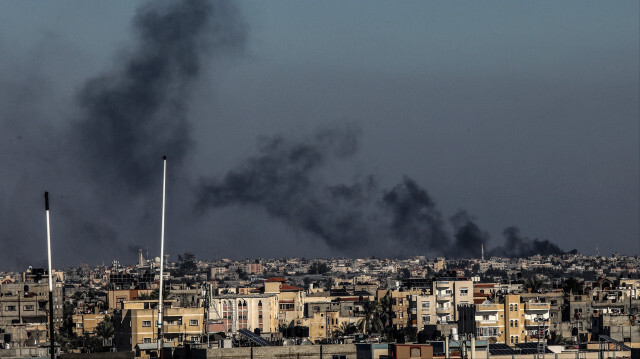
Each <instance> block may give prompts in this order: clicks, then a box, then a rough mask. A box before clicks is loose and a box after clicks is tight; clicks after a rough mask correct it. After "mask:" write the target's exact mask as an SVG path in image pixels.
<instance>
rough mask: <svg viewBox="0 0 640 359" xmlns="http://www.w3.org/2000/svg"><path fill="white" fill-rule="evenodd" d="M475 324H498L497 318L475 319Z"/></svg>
mask: <svg viewBox="0 0 640 359" xmlns="http://www.w3.org/2000/svg"><path fill="white" fill-rule="evenodd" d="M476 324H477V325H478V326H495V325H496V324H498V320H497V319H493V320H476Z"/></svg>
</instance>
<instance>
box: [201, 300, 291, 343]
mask: <svg viewBox="0 0 640 359" xmlns="http://www.w3.org/2000/svg"><path fill="white" fill-rule="evenodd" d="M210 303H211V305H210V306H209V323H210V328H209V331H210V332H220V331H223V332H226V333H236V332H237V331H238V330H239V329H248V330H251V331H253V330H255V329H259V330H260V331H261V332H263V333H275V332H277V331H278V308H279V307H278V295H277V294H275V293H261V294H244V295H237V294H226V295H221V296H215V297H212V298H211V300H210Z"/></svg>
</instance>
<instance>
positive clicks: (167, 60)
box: [0, 0, 245, 266]
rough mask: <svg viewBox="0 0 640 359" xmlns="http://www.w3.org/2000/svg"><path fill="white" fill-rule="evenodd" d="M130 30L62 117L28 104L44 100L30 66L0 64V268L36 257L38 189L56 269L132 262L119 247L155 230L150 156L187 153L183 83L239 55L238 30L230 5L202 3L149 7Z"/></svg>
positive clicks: (154, 159) (155, 183) (43, 86)
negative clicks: (112, 59)
mask: <svg viewBox="0 0 640 359" xmlns="http://www.w3.org/2000/svg"><path fill="white" fill-rule="evenodd" d="M133 25H134V38H135V40H136V42H135V43H134V46H133V47H132V48H131V49H125V50H127V52H126V53H125V54H123V55H122V56H120V57H119V58H118V63H116V64H115V66H114V69H113V70H112V71H108V72H105V73H104V74H102V75H101V76H97V77H95V78H92V79H90V80H88V81H87V82H86V83H85V84H84V85H83V86H81V88H80V91H79V95H78V98H77V102H75V103H73V105H75V106H77V108H73V109H70V110H65V112H64V114H63V115H60V114H56V113H53V112H55V111H52V109H55V106H53V105H51V104H49V103H46V108H43V109H40V107H39V106H41V105H42V104H41V103H40V102H41V101H51V102H52V103H55V101H54V100H51V99H50V98H53V99H56V97H55V96H52V94H50V93H49V92H47V90H48V88H47V85H48V84H47V82H46V81H45V80H46V79H45V80H43V79H41V76H40V75H39V72H38V68H37V65H24V64H21V66H20V67H15V68H11V71H13V72H10V71H2V77H0V94H2V95H3V96H1V99H2V100H1V101H2V106H0V115H1V116H0V121H1V123H2V125H3V128H4V129H5V130H6V131H4V132H2V133H0V139H2V141H1V143H2V145H1V148H2V150H3V151H1V152H2V154H0V161H2V162H3V163H5V162H6V163H7V164H8V166H5V168H7V172H8V175H7V176H6V177H7V178H6V180H5V181H4V182H3V183H2V184H1V185H0V191H1V192H2V195H3V201H2V202H3V203H2V204H0V212H2V214H3V215H2V216H0V227H2V228H4V229H5V230H7V231H9V232H6V233H2V234H0V244H2V245H3V247H4V248H9V249H10V250H9V251H5V252H3V253H0V263H2V264H3V265H5V266H12V265H14V264H17V265H19V266H24V265H25V264H29V263H26V259H25V258H29V257H31V258H34V257H35V258H37V256H38V255H39V254H38V253H34V252H37V251H38V249H39V248H40V247H41V246H40V245H39V241H38V240H39V238H41V236H42V232H41V228H40V227H38V226H34V215H33V214H34V213H40V211H39V209H40V207H41V206H40V197H41V190H43V189H47V190H49V191H50V192H51V193H52V194H54V196H56V197H55V200H54V203H53V204H52V205H53V216H54V219H53V223H52V226H53V233H52V236H53V237H54V241H53V242H54V243H53V246H54V248H53V251H54V256H56V263H55V265H56V266H57V265H61V264H62V262H66V263H73V262H75V261H76V260H77V258H78V257H80V258H93V259H94V260H99V259H112V258H114V257H117V256H127V257H129V258H134V255H135V253H133V252H128V253H127V252H123V251H121V250H120V249H121V248H127V247H130V246H131V243H136V242H139V241H140V240H141V239H142V238H149V237H151V236H154V235H155V234H156V233H157V228H158V225H156V222H159V216H155V213H150V211H149V207H151V205H153V206H155V203H151V202H152V201H153V198H155V197H153V196H150V195H149V193H148V192H149V191H150V190H155V189H157V188H158V187H159V182H160V178H159V177H160V176H159V175H158V174H159V173H160V169H159V167H160V166H159V161H160V158H161V156H162V155H165V154H166V155H168V156H170V157H169V158H170V159H171V161H172V166H173V168H174V169H175V168H176V167H177V166H178V165H179V164H180V162H181V161H183V160H184V158H185V156H186V155H187V154H188V153H189V151H190V150H191V148H192V137H191V133H190V131H191V129H190V128H191V125H190V119H189V117H188V111H187V108H188V105H189V102H188V101H189V99H190V96H189V95H190V93H191V92H192V88H193V85H194V84H195V83H196V82H197V81H198V80H199V77H201V74H202V72H203V68H204V65H205V61H204V60H205V59H207V61H206V64H211V63H214V64H215V60H217V59H218V57H222V56H224V55H226V54H229V53H231V54H234V53H236V52H239V51H240V50H242V48H243V46H244V42H245V26H244V24H243V23H242V21H241V18H240V14H239V13H238V11H237V10H236V8H235V6H234V4H233V3H232V2H229V1H216V2H210V1H207V0H189V1H162V2H159V1H152V2H149V4H148V5H146V6H143V7H141V8H140V9H139V10H138V11H137V13H136V16H135V18H134V20H133ZM212 60H213V61H212ZM23 66H24V67H28V68H27V69H26V70H22V67H23ZM16 69H20V71H16ZM5 76H6V77H10V78H7V79H5ZM66 111H68V112H69V113H67V112H66ZM27 119H28V121H27ZM69 119H74V120H73V121H70V120H69ZM168 174H169V176H171V173H168ZM185 182H187V181H185ZM184 191H189V189H185V190H184ZM14 193H16V195H15V196H13V195H12V194H14ZM158 193H159V192H158ZM176 196H177V197H178V195H176ZM14 197H15V198H14ZM31 197H37V199H36V200H32V199H31ZM183 197H186V195H185V194H184V193H183ZM34 203H35V204H34ZM150 204H151V205H150ZM187 206H189V205H187ZM32 207H37V209H34V208H32ZM183 212H184V211H183ZM5 213H6V215H5ZM156 217H158V218H157V219H156ZM181 220H183V221H185V222H186V220H185V219H181ZM36 223H37V222H36ZM87 242H90V243H93V244H94V245H93V246H87V245H86V243H87ZM58 248H61V249H62V248H63V249H65V250H64V251H58V252H56V249H58ZM69 248H74V251H69V250H68V249H69ZM120 259H122V258H120ZM58 260H59V261H60V262H57V261H58Z"/></svg>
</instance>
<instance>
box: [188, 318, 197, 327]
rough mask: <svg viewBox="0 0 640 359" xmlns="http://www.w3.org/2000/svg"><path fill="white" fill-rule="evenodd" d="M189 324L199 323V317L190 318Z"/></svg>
mask: <svg viewBox="0 0 640 359" xmlns="http://www.w3.org/2000/svg"><path fill="white" fill-rule="evenodd" d="M189 325H190V326H194V325H198V319H190V320H189Z"/></svg>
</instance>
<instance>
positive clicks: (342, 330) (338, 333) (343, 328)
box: [333, 322, 358, 338]
mask: <svg viewBox="0 0 640 359" xmlns="http://www.w3.org/2000/svg"><path fill="white" fill-rule="evenodd" d="M357 331H358V328H357V327H356V325H355V324H353V323H347V322H343V323H342V324H340V327H338V328H337V329H336V330H334V331H333V337H334V338H338V337H343V336H345V335H351V334H353V333H355V332H357Z"/></svg>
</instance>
